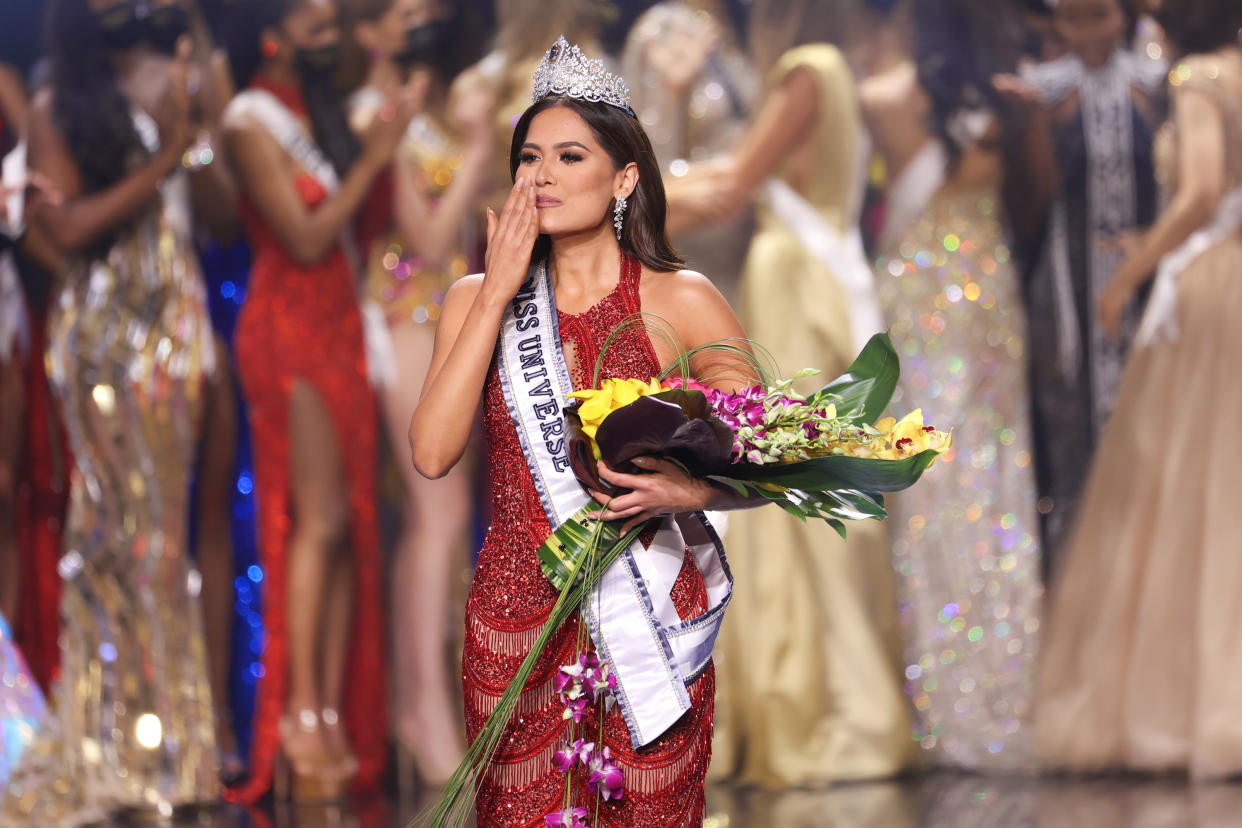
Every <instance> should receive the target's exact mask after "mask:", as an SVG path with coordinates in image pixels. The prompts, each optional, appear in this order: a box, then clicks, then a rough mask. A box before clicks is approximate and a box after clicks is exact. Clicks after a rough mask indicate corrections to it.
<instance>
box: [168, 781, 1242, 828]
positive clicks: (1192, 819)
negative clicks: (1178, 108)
mask: <svg viewBox="0 0 1242 828" xmlns="http://www.w3.org/2000/svg"><path fill="white" fill-rule="evenodd" d="M420 807H421V803H419V802H413V801H409V800H407V801H405V802H400V801H398V799H396V798H394V799H392V800H375V801H366V802H355V803H351V805H349V806H313V807H312V806H299V807H297V808H293V807H291V806H283V807H279V808H273V807H270V806H269V807H267V808H264V809H255V810H251V811H245V810H242V809H240V808H233V807H222V808H218V809H209V810H205V811H202V812H200V813H197V814H193V815H186V816H184V817H180V818H178V819H176V820H175V821H174V822H173V823H171V824H175V825H178V826H202V827H203V828H338V827H339V828H400V826H405V825H406V824H408V822H409V821H410V820H411V819H412V818H413V816H414V815H415V814H416V813H418V811H419V808H420ZM708 814H709V815H708V818H707V819H706V820H705V821H704V823H703V824H704V828H769V826H770V827H771V828H1031V827H1032V826H1039V827H1040V828H1234V827H1235V826H1242V784H1218V785H1202V786H1191V785H1188V784H1186V783H1185V782H1184V781H1179V780H1177V779H1168V778H1152V777H1116V776H1113V777H1104V778H1098V779H1087V780H1083V779H1073V780H1071V779H1048V778H1045V779H1034V778H1003V779H997V778H989V777H982V776H967V775H955V774H943V773H941V774H931V775H927V776H921V777H912V778H909V779H901V780H896V781H892V782H881V783H855V784H847V785H838V786H835V787H832V788H829V789H826V790H796V791H785V792H781V793H771V792H764V791H757V790H753V789H737V788H731V787H728V786H716V787H712V788H709V790H708Z"/></svg>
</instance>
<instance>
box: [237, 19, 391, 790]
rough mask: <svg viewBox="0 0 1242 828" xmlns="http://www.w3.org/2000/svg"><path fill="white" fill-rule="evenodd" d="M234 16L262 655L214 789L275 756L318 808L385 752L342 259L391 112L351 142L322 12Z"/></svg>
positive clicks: (371, 468) (373, 566)
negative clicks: (238, 26)
mask: <svg viewBox="0 0 1242 828" xmlns="http://www.w3.org/2000/svg"><path fill="white" fill-rule="evenodd" d="M245 23H246V24H247V25H248V26H249V29H248V34H247V35H245V36H241V35H239V36H238V40H237V42H235V43H234V44H232V48H231V53H232V57H233V58H234V63H235V67H234V69H235V72H236V74H237V78H238V80H239V83H245V82H246V80H247V79H249V86H250V88H249V89H248V90H247V91H245V92H243V93H242V94H240V95H238V96H237V97H236V98H235V99H234V100H233V102H232V103H231V104H230V106H229V110H228V112H227V114H226V118H225V125H226V139H227V149H228V153H229V158H230V160H231V161H232V162H233V163H234V164H235V165H236V168H237V172H238V180H239V181H240V182H241V183H242V184H243V186H244V188H245V197H244V201H243V204H242V210H243V217H244V220H245V222H246V226H247V229H248V232H249V234H250V240H251V244H252V247H253V250H254V264H253V270H252V273H251V277H250V284H249V288H248V294H247V296H246V301H245V304H244V306H243V309H242V311H241V315H240V317H239V319H238V325H237V334H236V354H237V360H238V364H239V374H240V378H241V383H242V389H243V393H244V394H245V396H246V401H247V404H248V405H249V407H250V425H251V428H252V430H253V434H254V439H253V444H254V453H255V487H256V494H257V498H258V504H259V543H260V560H261V562H262V565H263V575H264V595H263V622H264V626H265V627H266V633H267V646H266V649H265V651H264V653H263V658H262V673H261V677H260V681H259V688H258V696H257V702H256V713H255V722H254V748H253V751H252V754H251V762H250V766H251V778H250V779H249V780H248V781H247V782H246V783H244V784H243V785H242V786H241V787H239V788H237V789H235V790H233V791H232V792H231V793H230V796H231V798H234V799H237V800H240V801H252V800H254V799H256V798H258V797H259V796H261V795H262V794H263V793H265V792H266V791H267V789H268V787H269V785H270V784H271V783H272V779H273V769H274V764H275V762H276V760H277V759H278V758H283V760H284V767H286V768H287V769H288V770H289V771H290V773H289V774H288V776H291V777H292V782H293V790H292V794H293V796H294V798H296V799H325V798H335V797H336V796H339V795H341V794H342V793H343V792H344V789H345V787H346V786H347V785H348V783H349V780H350V778H351V777H352V778H353V785H352V788H353V790H354V791H356V792H362V791H368V790H374V789H375V788H376V787H377V786H378V784H379V782H380V778H381V776H382V773H383V768H384V762H385V753H386V736H387V726H386V721H385V712H384V711H385V687H386V683H387V681H386V674H385V666H384V657H383V652H384V630H383V621H382V618H383V615H382V606H383V602H382V598H381V590H380V559H379V548H378V533H377V526H376V516H375V485H374V477H375V462H376V451H377V446H376V439H377V435H376V409H375V398H374V395H373V393H372V390H371V388H370V386H369V384H368V360H367V355H366V349H365V344H364V333H363V329H364V326H363V319H362V314H361V313H360V310H359V303H358V299H357V296H356V285H355V275H354V269H353V267H352V263H351V261H350V260H349V258H348V254H349V252H350V249H351V246H352V245H351V234H352V227H351V224H352V220H353V218H354V216H355V215H356V214H357V213H358V211H359V209H360V208H361V207H362V206H363V204H364V201H365V200H366V198H367V196H368V194H369V193H370V191H371V189H372V186H373V184H374V183H375V181H376V178H377V177H378V176H379V175H380V173H381V172H382V170H383V169H384V168H385V167H386V166H387V164H388V162H389V160H390V159H391V158H392V155H393V152H394V150H395V148H396V145H397V142H398V140H399V139H400V137H401V134H402V131H403V130H404V127H405V124H406V122H408V120H409V112H408V111H407V110H408V105H407V104H405V103H404V102H402V103H401V105H400V106H398V105H397V102H394V103H393V104H392V106H391V108H390V110H388V111H386V112H385V117H382V118H379V119H377V121H376V125H375V127H374V128H373V129H372V130H371V131H370V132H368V133H367V134H366V135H365V136H364V137H363V140H362V144H361V146H359V143H358V141H357V140H356V139H355V138H354V136H353V134H352V133H351V132H350V130H349V127H348V123H347V121H346V118H345V110H344V106H343V103H342V102H341V101H340V100H339V98H336V97H335V96H334V95H333V94H332V93H331V92H330V91H329V90H330V77H331V73H332V69H333V68H334V64H335V57H336V54H337V52H338V51H339V46H340V32H339V30H338V27H337V25H336V12H335V9H334V7H333V6H332V5H331V4H330V3H326V2H321V0H261V1H260V2H256V3H252V4H250V5H248V6H247V10H246V15H245ZM342 702H343V703H342ZM338 709H339V710H340V713H339V714H338V712H337V711H338ZM284 778H285V774H281V776H280V777H279V778H278V780H277V781H278V782H279V781H281V780H283V779H284ZM284 793H285V792H283V791H278V794H280V795H283V794H284Z"/></svg>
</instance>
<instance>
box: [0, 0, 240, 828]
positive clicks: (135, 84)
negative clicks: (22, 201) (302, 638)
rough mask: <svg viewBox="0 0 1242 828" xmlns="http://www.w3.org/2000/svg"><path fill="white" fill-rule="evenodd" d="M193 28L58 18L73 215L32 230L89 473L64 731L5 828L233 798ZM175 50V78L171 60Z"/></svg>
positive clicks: (54, 140)
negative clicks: (221, 748)
mask: <svg viewBox="0 0 1242 828" xmlns="http://www.w3.org/2000/svg"><path fill="white" fill-rule="evenodd" d="M161 5H162V6H171V5H173V4H161ZM176 11H182V12H183V11H184V9H181V8H180V7H178V8H177V9H174V12H176ZM183 22H184V21H183V18H182V17H181V16H180V15H178V14H175V13H174V14H171V15H167V16H166V15H163V14H161V15H155V14H152V15H149V16H147V17H145V18H140V17H139V16H138V14H137V4H135V3H131V2H126V0H120V2H117V0H56V2H53V3H52V4H51V6H50V7H49V19H48V23H49V32H50V41H51V49H52V54H51V61H52V68H51V72H52V74H51V80H50V84H49V86H48V88H47V90H46V91H45V92H44V93H42V94H41V95H40V96H39V98H38V99H37V100H36V103H35V107H34V110H33V113H32V117H31V127H30V129H31V141H30V146H31V158H30V164H31V167H32V169H34V170H37V171H38V172H40V173H42V174H43V175H45V176H46V177H47V178H48V179H49V180H50V181H51V182H52V184H53V185H54V186H55V188H56V189H57V190H58V191H59V192H60V193H62V194H63V196H64V200H63V203H60V204H48V205H46V206H45V207H44V208H43V209H41V210H40V211H38V212H36V214H35V215H34V216H32V220H34V221H37V222H39V224H40V226H41V228H42V229H43V230H44V231H45V232H46V234H47V236H48V237H49V238H50V239H51V240H52V241H53V242H54V243H55V244H56V245H57V246H58V247H59V248H60V249H61V250H62V251H64V253H65V255H66V264H65V266H64V268H63V269H62V271H61V273H60V274H59V275H58V291H59V296H58V297H57V299H56V301H55V303H54V304H53V307H52V312H51V317H50V319H49V346H48V362H49V365H50V367H51V371H50V375H51V381H52V384H53V388H54V390H55V392H56V395H57V396H58V398H59V399H60V402H61V404H62V406H63V409H64V414H65V421H66V426H67V428H68V431H69V437H70V440H71V443H72V448H73V454H74V458H75V468H74V472H73V477H72V483H71V487H72V488H71V503H70V512H69V521H68V525H67V528H66V533H65V541H64V556H63V558H62V559H61V562H60V575H61V578H62V579H63V592H62V598H61V618H62V619H63V620H64V625H63V629H62V633H61V641H62V648H61V670H62V680H61V682H60V684H58V685H57V686H56V691H55V698H54V708H55V715H54V716H52V717H49V719H47V720H46V721H45V723H44V726H43V728H42V729H41V731H40V734H39V739H38V740H37V741H36V743H35V745H34V746H33V747H32V748H31V750H30V751H29V752H28V753H27V755H26V756H25V757H24V759H23V762H22V764H21V765H20V766H19V767H18V769H17V771H16V773H15V775H14V777H13V778H12V780H11V781H10V785H9V788H8V790H7V791H6V794H7V799H6V801H5V803H4V806H3V812H2V813H3V816H0V822H4V821H5V820H9V821H12V822H13V823H15V824H22V825H29V824H41V825H50V824H60V823H61V822H62V821H71V820H75V819H76V820H86V819H99V818H104V817H107V816H109V815H113V814H117V813H119V812H124V811H141V812H148V813H150V814H153V815H154V814H163V815H167V814H169V813H171V811H172V809H173V808H175V807H177V806H182V805H190V804H193V803H198V802H203V801H206V800H211V799H214V798H215V796H216V795H217V791H218V785H217V782H216V774H215V761H216V756H215V749H214V736H213V728H212V706H211V693H210V690H209V687H208V681H207V669H206V662H205V654H204V646H203V634H202V629H201V621H200V614H199V606H198V588H199V578H198V575H197V573H196V572H195V571H194V570H193V568H192V567H191V565H190V562H189V560H188V559H187V555H186V547H187V540H188V539H187V532H188V528H187V510H188V496H189V477H190V473H191V468H192V464H193V460H194V450H195V446H196V441H197V439H198V433H199V423H200V419H201V404H202V388H203V381H204V378H205V376H206V375H208V374H209V373H210V372H211V369H212V361H213V359H214V356H215V350H214V345H213V343H212V340H211V327H210V323H209V321H208V319H207V313H206V306H205V300H204V295H203V285H202V280H201V276H200V273H199V269H198V264H197V260H196V258H195V256H194V251H193V247H192V242H191V238H190V236H191V226H192V224H191V213H190V199H191V192H192V190H194V191H197V192H198V194H199V195H201V196H203V197H205V198H207V199H212V200H215V199H221V200H224V201H226V202H227V199H228V196H227V187H222V184H223V182H222V181H221V180H220V179H219V178H218V177H217V176H216V173H215V170H213V169H212V168H211V167H210V166H208V167H206V168H204V169H201V170H199V171H194V172H191V171H188V170H186V169H185V168H184V167H183V155H184V154H185V152H186V150H187V149H188V148H189V147H190V146H191V144H192V143H193V141H194V139H195V137H196V134H197V128H196V123H195V122H196V118H197V114H198V113H197V107H196V102H195V100H194V99H193V98H192V97H191V96H190V94H189V92H188V91H187V90H188V88H190V86H191V81H192V80H193V79H192V78H191V77H190V74H191V73H190V65H189V62H188V56H187V53H188V48H186V47H188V46H189V43H188V42H182V43H178V41H179V40H180V36H181V35H182V34H184V32H185V29H184V25H183ZM152 47H155V48H152ZM173 48H180V51H179V53H178V55H177V57H175V58H174V57H169V56H168V55H167V54H162V53H161V51H167V52H171V51H172V49H173ZM208 82H209V81H208V80H207V79H205V78H199V79H197V83H195V85H196V86H198V85H200V84H206V83H208ZM200 88H201V87H200Z"/></svg>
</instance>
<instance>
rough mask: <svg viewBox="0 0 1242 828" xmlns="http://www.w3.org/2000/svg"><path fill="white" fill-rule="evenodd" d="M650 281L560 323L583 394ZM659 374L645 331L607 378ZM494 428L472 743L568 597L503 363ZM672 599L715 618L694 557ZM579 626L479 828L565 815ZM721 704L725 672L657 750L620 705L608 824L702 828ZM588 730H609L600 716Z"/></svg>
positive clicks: (500, 766) (701, 683) (521, 727)
mask: <svg viewBox="0 0 1242 828" xmlns="http://www.w3.org/2000/svg"><path fill="white" fill-rule="evenodd" d="M640 272H641V271H640V268H639V265H638V263H637V262H635V261H634V260H632V259H629V258H628V257H626V258H624V259H623V262H622V275H621V279H620V281H619V283H618V284H617V287H616V289H615V290H613V292H612V293H611V294H609V295H608V296H607V297H605V298H604V299H603V300H602V301H600V302H599V303H598V304H596V305H595V306H594V307H592V308H590V309H589V310H587V311H586V312H585V313H582V314H579V315H571V314H566V313H560V314H559V318H560V326H561V342H562V344H563V346H564V348H565V351H566V355H567V356H569V355H571V354H572V357H571V365H572V366H573V367H572V369H571V378H572V380H573V384H574V387H575V388H586V387H590V386H591V379H592V372H593V370H594V366H595V361H596V357H597V355H598V354H599V352H600V348H601V346H602V345H603V343H604V340H605V338H606V337H607V336H608V334H609V333H610V332H611V331H612V330H613V329H614V328H615V327H616V326H617V323H618V322H620V321H621V320H622V319H624V318H625V317H627V316H630V315H632V314H634V313H637V312H638V311H639V310H641V306H640V304H639V295H638V284H639V276H640ZM659 371H660V365H659V362H658V361H657V359H656V356H655V351H654V349H653V348H652V345H651V341H650V339H649V338H648V337H647V335H646V334H645V333H644V332H642V331H637V332H632V333H627V334H626V335H624V336H622V337H620V338H619V339H618V340H616V341H615V342H614V343H613V344H612V345H611V346H610V348H609V350H608V354H607V356H606V357H605V360H604V370H603V376H606V377H640V378H650V377H652V376H655V375H656V374H658V373H659ZM483 423H484V429H485V432H486V436H487V445H488V457H489V460H490V467H491V474H492V513H493V515H494V517H493V520H492V525H491V527H490V528H489V530H488V533H487V539H486V540H485V541H484V544H483V550H482V552H481V553H480V554H479V562H478V566H477V567H476V569H475V575H474V583H473V585H472V587H471V590H470V597H469V599H468V602H467V605H466V641H465V656H464V659H463V677H462V679H463V684H464V687H465V697H466V729H467V732H468V734H469V736H470V738H471V739H473V738H474V737H475V736H476V735H477V734H478V732H479V730H480V728H481V727H482V725H483V722H484V720H485V719H486V718H487V715H488V714H489V713H490V712H491V711H492V710H493V709H494V708H495V706H496V703H497V702H498V701H499V698H500V695H501V694H502V693H503V692H504V689H505V687H506V686H507V685H508V683H509V680H510V679H511V678H512V677H513V676H514V674H515V673H516V672H517V669H518V666H519V665H520V664H521V662H522V660H523V658H525V656H526V654H527V653H528V652H529V651H530V648H531V646H532V645H533V643H534V641H535V638H536V637H537V636H538V635H539V631H540V630H541V629H542V627H543V624H544V622H545V621H546V620H547V618H548V614H549V612H550V611H551V609H552V605H553V604H554V603H555V602H556V597H557V593H556V592H555V591H554V589H553V587H552V585H551V584H550V583H549V582H548V580H547V579H546V578H545V577H544V576H543V574H542V573H541V572H540V570H539V561H538V559H537V557H536V552H537V551H538V549H539V547H540V546H541V545H542V543H543V541H544V540H545V539H546V538H547V536H548V535H549V534H551V529H550V527H549V526H548V521H547V518H546V517H545V515H544V511H543V507H542V505H541V504H540V501H539V495H538V494H537V493H536V491H535V486H534V482H533V481H532V480H531V476H530V471H529V469H528V468H527V465H526V460H525V458H524V456H523V454H522V449H521V446H520V444H519V442H518V435H517V431H516V429H515V427H514V424H513V421H512V419H511V418H510V416H509V412H508V409H507V407H506V405H505V399H504V392H503V390H502V389H501V385H500V379H499V376H498V374H497V369H496V364H495V362H494V361H493V364H492V368H491V370H490V372H489V374H488V378H487V383H486V386H485V388H484V412H483ZM673 600H674V604H675V605H676V607H677V610H678V612H679V613H680V614H681V617H682V618H690V617H693V616H695V615H697V614H700V613H702V612H704V611H705V610H706V609H707V595H706V592H705V590H704V587H703V578H702V576H701V575H700V574H699V571H698V569H697V568H696V567H695V565H694V562H693V560H692V559H691V557H690V556H687V557H686V561H685V563H684V564H683V566H682V570H681V574H680V575H679V576H678V578H677V581H676V584H675V585H674V588H673ZM578 626H579V624H578V620H577V619H576V618H575V619H574V620H573V621H571V622H570V623H568V624H566V626H565V627H564V628H562V630H561V631H560V632H559V633H558V634H557V635H556V636H555V637H554V638H553V639H552V641H551V643H550V644H549V645H548V648H547V650H546V651H545V652H544V654H543V656H542V657H541V658H540V660H539V662H538V664H537V666H536V667H535V671H534V673H533V674H532V675H531V678H530V681H529V682H528V683H527V686H526V690H525V691H524V693H523V695H522V698H521V700H520V701H519V702H518V706H517V711H516V713H515V714H514V716H515V718H514V720H513V721H512V722H511V723H510V727H509V730H508V732H507V733H506V734H505V737H504V739H503V740H502V742H501V746H500V749H499V751H498V752H497V755H496V760H495V765H494V766H493V768H492V769H491V771H490V772H489V774H488V776H487V778H486V780H485V781H484V783H483V784H482V785H481V787H480V791H479V796H478V804H477V810H478V823H479V826H480V828H502V826H503V828H519V827H521V828H526V827H527V826H530V828H536V827H538V828H542V826H544V825H545V821H544V815H545V814H548V813H550V812H553V811H559V810H561V808H562V804H561V803H562V797H563V794H564V790H565V775H564V774H562V773H560V772H559V771H557V770H556V768H555V767H554V766H553V764H552V755H553V753H554V752H555V751H556V750H557V748H558V747H559V746H560V744H561V743H562V742H563V741H564V740H565V738H566V736H567V734H568V732H569V730H568V726H567V724H566V723H565V722H563V721H562V719H561V713H562V711H563V710H564V708H563V706H562V705H561V703H560V702H559V701H558V699H557V697H556V695H555V693H554V691H553V685H552V682H553V678H554V677H555V675H556V670H557V667H558V666H559V665H561V664H567V663H570V662H571V661H573V660H575V657H576V656H575V652H576V650H575V648H576V645H577V639H578ZM586 640H587V641H589V640H590V639H589V638H587V639H586ZM714 695H715V673H714V669H713V668H710V667H709V668H708V670H707V671H706V672H705V673H704V674H703V675H702V676H701V677H700V678H699V679H698V680H697V681H695V682H694V684H692V685H691V687H690V697H691V700H692V701H693V704H694V706H693V709H691V710H690V711H689V712H687V713H686V715H685V716H683V717H682V719H681V720H680V721H679V722H678V723H677V724H676V725H675V726H674V727H673V728H671V729H670V730H669V731H668V732H667V733H665V734H664V735H663V736H662V737H661V738H660V739H659V740H658V741H657V742H655V743H654V744H652V745H650V746H648V747H647V748H644V749H643V750H641V751H637V752H636V751H635V750H634V749H633V746H632V744H631V742H630V735H629V731H628V730H627V729H626V726H625V721H624V720H623V719H622V717H621V714H620V710H619V708H615V707H614V708H613V711H612V713H611V714H610V715H609V716H608V718H607V720H606V723H605V728H604V744H606V745H607V746H608V747H609V748H610V749H611V751H612V756H613V758H614V760H615V761H617V762H618V763H619V764H620V765H621V766H622V769H623V773H624V777H625V795H624V797H623V799H622V800H621V801H620V802H616V801H613V802H610V803H606V804H604V805H603V807H602V808H601V811H600V815H601V821H602V822H603V824H605V825H609V826H636V827H637V826H641V828H663V826H688V825H695V826H697V825H700V824H701V823H702V820H703V779H704V774H705V773H706V771H707V764H708V761H709V760H710V758H711V735H712V711H713V700H714ZM583 722H584V723H586V722H591V723H595V722H598V719H597V718H596V715H595V713H594V711H593V710H592V711H591V713H589V714H588V716H586V717H585V718H584V719H583ZM595 727H597V725H595V724H591V725H590V726H589V728H588V732H589V733H592V734H593V733H594V729H595ZM584 735H585V734H584ZM592 740H593V739H592ZM574 790H575V800H576V802H575V804H577V805H581V806H583V807H588V808H590V809H591V811H592V813H594V800H595V797H594V795H592V794H588V793H587V791H586V779H585V776H581V775H580V777H579V778H578V779H577V780H576V782H575V784H574Z"/></svg>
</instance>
